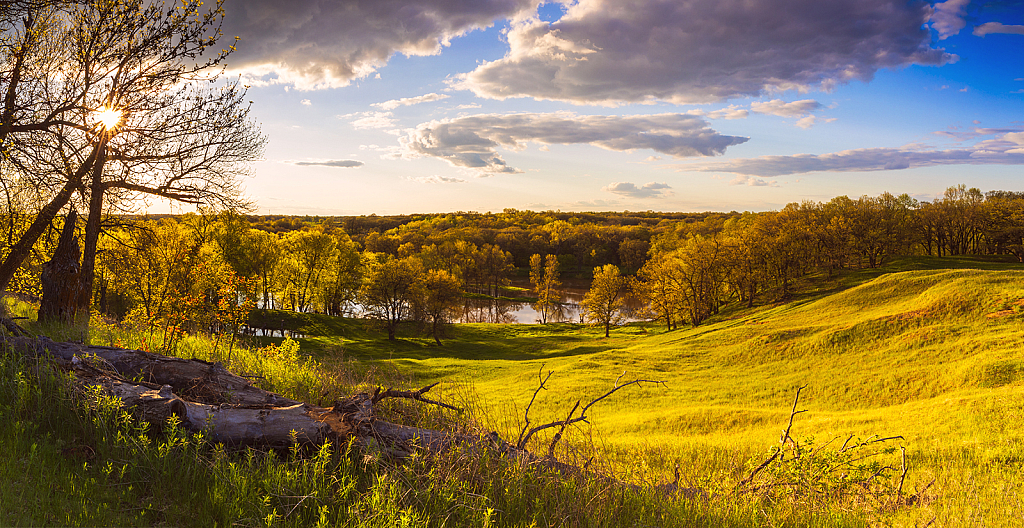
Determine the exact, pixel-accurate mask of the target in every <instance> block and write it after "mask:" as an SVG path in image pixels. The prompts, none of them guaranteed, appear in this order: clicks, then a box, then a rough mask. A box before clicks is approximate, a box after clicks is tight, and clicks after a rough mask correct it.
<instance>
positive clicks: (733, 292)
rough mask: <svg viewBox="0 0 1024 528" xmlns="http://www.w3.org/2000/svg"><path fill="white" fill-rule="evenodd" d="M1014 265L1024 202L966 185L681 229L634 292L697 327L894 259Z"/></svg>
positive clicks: (662, 240)
mask: <svg viewBox="0 0 1024 528" xmlns="http://www.w3.org/2000/svg"><path fill="white" fill-rule="evenodd" d="M909 255H930V256H939V257H942V256H949V255H1013V256H1014V257H1015V258H1016V259H1017V260H1018V261H1019V262H1024V193H1018V192H1008V191H991V192H988V193H984V194H983V193H982V192H981V191H980V190H978V189H976V188H967V187H966V186H964V185H959V186H955V187H950V188H948V189H946V191H945V193H944V194H943V196H942V197H941V198H939V199H937V200H934V201H932V202H918V201H917V200H914V199H912V198H911V197H909V196H908V195H906V194H903V195H900V196H894V195H892V194H889V193H883V194H881V195H879V196H877V197H870V196H863V197H860V198H858V199H856V200H854V199H851V198H849V197H846V196H839V197H836V198H833V199H832V200H830V201H828V202H811V201H806V202H803V203H799V204H797V203H793V204H789V205H787V206H786V207H784V208H783V209H782V210H780V211H772V212H766V213H757V214H751V213H746V214H743V215H740V216H738V217H732V218H726V219H723V218H709V219H707V220H705V221H703V222H698V223H693V224H680V225H678V226H677V227H676V229H675V230H673V231H672V232H670V233H665V234H662V235H659V236H658V237H656V238H655V239H654V240H653V241H652V249H651V252H650V258H649V259H648V260H647V262H646V263H645V264H644V266H643V267H642V268H641V269H640V270H639V272H638V273H637V277H636V280H635V281H634V282H633V289H634V291H635V292H636V293H637V295H638V296H639V297H640V298H642V299H643V300H644V302H645V303H646V305H647V307H648V309H649V311H650V315H651V317H652V318H655V319H660V320H661V321H663V322H664V323H665V325H666V326H667V327H668V328H676V327H677V326H678V325H679V324H685V323H689V324H691V325H693V326H696V325H699V324H701V323H702V322H704V321H706V320H707V319H708V318H709V317H711V316H712V315H714V314H717V313H718V312H719V310H720V308H721V307H722V306H723V305H725V304H726V303H730V302H739V303H743V304H745V305H747V306H754V304H755V303H756V302H758V301H760V300H777V299H785V298H787V297H789V295H790V294H791V292H792V283H793V281H794V280H795V279H798V278H800V277H805V276H807V275H809V274H812V273H822V274H824V275H825V276H831V275H832V274H833V273H835V272H836V271H837V270H841V269H848V268H867V267H871V268H874V267H878V266H881V265H883V264H884V263H885V262H887V261H889V260H890V259H892V258H893V257H896V256H909Z"/></svg>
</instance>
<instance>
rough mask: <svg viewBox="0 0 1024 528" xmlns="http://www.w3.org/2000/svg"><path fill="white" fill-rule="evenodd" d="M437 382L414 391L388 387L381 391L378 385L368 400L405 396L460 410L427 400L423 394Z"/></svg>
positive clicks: (376, 400) (458, 410)
mask: <svg viewBox="0 0 1024 528" xmlns="http://www.w3.org/2000/svg"><path fill="white" fill-rule="evenodd" d="M438 383H440V382H437V383H434V384H432V385H427V386H426V387H423V388H421V389H419V390H414V391H411V390H409V391H399V390H394V389H392V388H390V387H389V388H388V390H386V391H383V392H382V391H381V390H380V387H377V389H376V390H375V391H373V397H372V398H371V399H370V402H371V403H373V404H376V403H378V402H380V401H381V400H383V399H384V398H407V399H410V400H416V401H419V402H423V403H429V404H431V405H437V406H438V407H444V408H445V409H450V410H452V411H457V412H462V409H460V408H458V407H455V406H453V405H448V404H447V403H441V402H439V401H436V400H429V399H427V398H424V397H423V395H424V394H426V393H427V392H428V391H429V390H430V389H433V388H434V387H436V386H437V385H438Z"/></svg>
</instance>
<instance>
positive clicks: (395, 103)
mask: <svg viewBox="0 0 1024 528" xmlns="http://www.w3.org/2000/svg"><path fill="white" fill-rule="evenodd" d="M449 97H451V96H450V95H445V94H439V93H428V94H426V95H420V96H417V97H403V98H401V99H392V100H390V101H384V102H383V103H374V104H372V105H370V106H375V107H377V108H380V109H381V110H394V109H395V108H398V107H399V106H409V105H414V104H420V103H429V102H432V101H440V100H442V99H447V98H449Z"/></svg>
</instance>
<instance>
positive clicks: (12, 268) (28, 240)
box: [0, 145, 100, 291]
mask: <svg viewBox="0 0 1024 528" xmlns="http://www.w3.org/2000/svg"><path fill="white" fill-rule="evenodd" d="M99 148H100V147H99V145H96V146H95V147H93V151H92V153H90V154H89V157H88V158H86V160H85V161H84V162H83V163H82V165H81V166H80V167H78V170H77V171H76V172H75V174H73V175H72V176H71V177H70V178H68V181H67V182H66V183H65V184H64V187H62V188H61V190H60V191H59V192H58V193H57V194H56V195H55V196H54V197H53V198H51V199H50V202H49V203H47V204H46V205H45V206H44V207H43V208H42V209H41V210H40V211H39V214H37V215H36V219H35V220H34V221H33V222H32V225H30V226H29V228H28V231H25V233H24V234H22V235H21V238H19V239H18V242H17V243H15V244H14V246H13V247H12V248H11V252H10V253H8V254H7V257H6V258H5V259H4V261H3V263H0V291H3V290H6V289H7V287H8V286H10V285H11V279H13V278H14V274H15V273H16V272H17V271H18V268H20V267H21V263H22V262H24V261H25V257H27V256H28V254H29V252H31V251H32V246H33V245H35V243H36V240H38V239H39V236H40V235H42V234H43V231H46V228H47V226H49V225H50V222H52V221H53V219H54V217H56V216H57V213H59V212H60V210H61V209H63V208H64V206H65V205H67V203H68V201H69V200H71V195H72V194H74V192H75V190H77V189H78V187H79V185H80V184H81V183H82V178H83V177H85V174H86V173H87V172H89V170H91V169H92V165H93V163H94V162H95V161H96V156H97V154H99Z"/></svg>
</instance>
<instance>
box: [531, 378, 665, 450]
mask: <svg viewBox="0 0 1024 528" xmlns="http://www.w3.org/2000/svg"><path fill="white" fill-rule="evenodd" d="M623 374H625V373H623ZM621 378H622V375H620V376H619V379H621ZM644 383H655V384H658V385H663V386H664V385H665V382H664V381H656V380H646V379H637V380H633V381H631V382H629V383H626V384H624V385H619V384H618V380H616V383H615V387H614V388H613V389H612V390H610V391H608V392H606V393H605V394H604V395H603V396H600V397H598V398H594V399H593V400H591V401H590V403H588V404H587V405H586V406H585V407H583V410H582V411H580V415H579V416H577V417H575V418H573V417H572V414H570V415H569V418H566V419H565V420H558V421H556V422H550V423H546V424H544V425H538V426H537V427H534V428H533V429H530V431H529V432H527V433H526V436H525V437H523V439H522V440H520V441H519V442H518V443H517V444H516V448H517V449H525V448H526V443H527V442H529V441H530V437H532V436H533V435H534V434H536V433H537V432H539V431H543V430H544V429H550V428H552V427H562V428H563V430H564V426H566V425H572V424H575V423H579V422H587V410H589V409H590V408H591V407H593V406H594V404H595V403H597V402H599V401H601V400H603V399H605V398H607V397H609V396H611V395H612V394H615V392H616V391H618V390H619V389H623V388H625V387H628V386H630V385H643V384H644ZM578 405H579V403H578V402H577V406H578ZM575 410H576V408H575V407H574V408H573V411H575ZM587 423H590V422H587Z"/></svg>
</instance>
